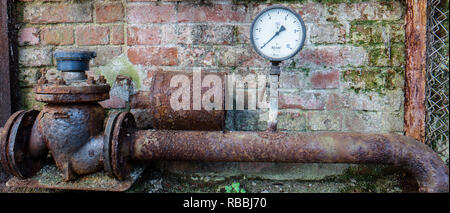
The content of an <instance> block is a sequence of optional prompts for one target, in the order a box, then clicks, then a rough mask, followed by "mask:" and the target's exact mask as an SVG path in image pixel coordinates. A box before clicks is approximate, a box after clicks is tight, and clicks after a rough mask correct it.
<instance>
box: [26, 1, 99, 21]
mask: <svg viewBox="0 0 450 213" xmlns="http://www.w3.org/2000/svg"><path fill="white" fill-rule="evenodd" d="M23 21H24V22H26V23H34V24H40V23H72V22H91V21H92V5H91V4H90V3H63V4H26V5H25V7H24V8H23Z"/></svg>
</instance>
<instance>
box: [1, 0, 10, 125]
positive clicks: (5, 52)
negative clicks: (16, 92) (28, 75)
mask: <svg viewBox="0 0 450 213" xmlns="http://www.w3.org/2000/svg"><path fill="white" fill-rule="evenodd" d="M8 4H9V2H8V1H7V0H0V100H1V101H0V126H3V125H4V124H5V122H6V120H8V118H9V116H10V115H11V111H12V109H11V87H10V55H9V43H10V41H9V36H8V34H9V30H8V18H9V17H8V12H9V11H8Z"/></svg>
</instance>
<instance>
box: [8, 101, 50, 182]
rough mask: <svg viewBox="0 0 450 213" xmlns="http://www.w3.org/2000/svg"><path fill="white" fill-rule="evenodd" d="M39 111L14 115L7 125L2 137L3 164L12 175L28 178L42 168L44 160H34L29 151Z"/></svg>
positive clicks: (21, 112) (19, 112) (20, 112)
mask: <svg viewBox="0 0 450 213" xmlns="http://www.w3.org/2000/svg"><path fill="white" fill-rule="evenodd" d="M38 114H39V111H37V110H28V111H23V110H21V111H18V112H16V113H14V114H13V115H12V116H11V117H10V118H9V120H8V122H7V123H6V125H5V129H4V131H3V133H2V137H1V141H0V143H1V145H0V147H1V150H0V155H1V163H2V165H3V167H4V168H5V170H7V171H8V172H9V173H10V174H12V175H14V176H16V177H20V178H27V177H31V176H33V175H34V174H35V173H36V172H37V171H39V169H40V168H41V165H42V161H43V160H44V157H45V156H46V155H45V156H43V158H42V159H39V158H38V159H36V158H33V157H32V156H31V154H30V150H29V146H28V145H29V141H30V140H29V139H30V135H31V131H32V128H33V124H34V122H35V120H36V117H37V116H38Z"/></svg>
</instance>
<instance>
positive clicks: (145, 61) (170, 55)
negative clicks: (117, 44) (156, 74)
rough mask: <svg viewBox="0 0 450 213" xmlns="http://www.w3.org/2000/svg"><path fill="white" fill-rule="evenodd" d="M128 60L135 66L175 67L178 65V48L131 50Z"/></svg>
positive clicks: (129, 50)
mask: <svg viewBox="0 0 450 213" xmlns="http://www.w3.org/2000/svg"><path fill="white" fill-rule="evenodd" d="M128 58H129V60H130V61H131V63H133V64H141V65H146V66H149V65H160V66H175V65H177V64H178V49H177V48H159V47H145V48H134V47H133V48H130V49H128Z"/></svg>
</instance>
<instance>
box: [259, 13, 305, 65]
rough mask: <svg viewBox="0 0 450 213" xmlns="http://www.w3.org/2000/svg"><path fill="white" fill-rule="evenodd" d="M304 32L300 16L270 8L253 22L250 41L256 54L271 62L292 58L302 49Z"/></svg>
mask: <svg viewBox="0 0 450 213" xmlns="http://www.w3.org/2000/svg"><path fill="white" fill-rule="evenodd" d="M305 36H306V30H305V24H304V23H303V20H302V18H301V17H300V15H299V14H298V13H296V12H294V11H293V10H291V9H289V8H287V7H284V6H271V7H268V8H266V9H264V10H263V11H261V12H260V13H259V14H258V15H257V16H256V18H255V20H253V23H252V27H251V29H250V39H251V41H252V44H253V48H255V50H256V52H258V54H260V55H261V56H262V57H264V58H266V59H269V60H271V61H283V60H286V59H289V58H291V57H293V56H294V55H295V54H297V53H298V52H299V51H300V49H301V48H302V47H303V44H304V42H305Z"/></svg>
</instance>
